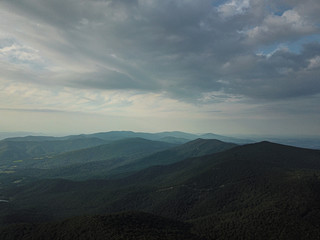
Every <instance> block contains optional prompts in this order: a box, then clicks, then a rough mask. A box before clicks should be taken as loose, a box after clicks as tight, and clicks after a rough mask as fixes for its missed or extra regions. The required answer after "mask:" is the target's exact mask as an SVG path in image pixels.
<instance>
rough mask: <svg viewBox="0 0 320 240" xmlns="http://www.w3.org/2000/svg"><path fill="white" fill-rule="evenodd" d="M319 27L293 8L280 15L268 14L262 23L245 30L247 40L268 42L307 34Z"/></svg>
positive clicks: (287, 39) (258, 42)
mask: <svg viewBox="0 0 320 240" xmlns="http://www.w3.org/2000/svg"><path fill="white" fill-rule="evenodd" d="M317 31H319V29H318V28H317V27H316V26H314V25H313V24H312V23H310V22H308V21H307V19H305V18H303V17H301V16H300V15H299V13H298V12H296V11H295V10H287V11H285V12H283V13H282V15H281V16H278V15H274V14H272V15H269V16H267V17H266V18H265V19H264V21H263V23H262V24H261V25H259V26H255V27H254V28H252V29H249V30H248V31H246V34H247V37H248V40H247V41H248V42H250V43H256V44H269V43H273V42H280V41H289V40H291V39H297V38H299V37H301V36H304V35H307V34H313V33H316V32H317Z"/></svg>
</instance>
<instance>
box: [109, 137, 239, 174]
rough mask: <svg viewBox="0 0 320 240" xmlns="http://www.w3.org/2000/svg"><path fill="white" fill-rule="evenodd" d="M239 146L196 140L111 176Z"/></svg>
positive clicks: (140, 161) (118, 169) (138, 161)
mask: <svg viewBox="0 0 320 240" xmlns="http://www.w3.org/2000/svg"><path fill="white" fill-rule="evenodd" d="M235 146H237V145H236V144H234V143H226V142H222V141H219V140H215V139H200V138H199V139H196V140H193V141H190V142H187V143H185V144H182V145H179V146H177V147H174V148H170V149H168V150H164V151H161V152H157V153H154V154H152V155H149V156H147V157H144V158H142V159H138V160H136V161H134V162H132V163H129V164H126V165H123V166H121V167H118V168H117V169H114V170H113V171H112V172H111V174H121V173H131V172H133V171H137V170H141V169H144V168H147V167H150V166H156V165H168V164H172V163H175V162H179V161H181V160H183V159H186V158H191V157H199V156H204V155H208V154H212V153H217V152H222V151H225V150H228V149H230V148H233V147H235Z"/></svg>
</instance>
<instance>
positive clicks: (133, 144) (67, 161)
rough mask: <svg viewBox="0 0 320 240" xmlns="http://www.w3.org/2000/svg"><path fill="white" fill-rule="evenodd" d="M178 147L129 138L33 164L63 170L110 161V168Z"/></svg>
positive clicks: (37, 166) (36, 166) (51, 157)
mask: <svg viewBox="0 0 320 240" xmlns="http://www.w3.org/2000/svg"><path fill="white" fill-rule="evenodd" d="M173 146H176V144H172V143H166V142H160V141H151V140H146V139H143V138H129V139H124V140H118V141H113V142H111V143H108V144H103V145H99V146H96V147H91V148H85V149H80V150H77V151H71V152H66V153H63V154H59V155H55V156H50V157H49V158H44V159H42V160H39V161H34V162H33V167H34V168H44V169H50V168H57V167H59V168H62V167H65V166H70V165H73V164H80V163H88V162H96V161H105V162H106V161H108V163H107V164H108V165H110V167H115V166H119V165H121V164H124V163H125V162H126V161H130V160H133V159H137V158H141V157H144V156H146V155H149V154H152V153H154V152H158V151H162V150H164V149H168V148H171V147H173Z"/></svg>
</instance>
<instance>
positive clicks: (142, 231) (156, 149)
mask: <svg viewBox="0 0 320 240" xmlns="http://www.w3.org/2000/svg"><path fill="white" fill-rule="evenodd" d="M122 135H124V133H123V132H121V133H120V134H119V136H118V137H117V134H116V133H115V132H113V133H112V135H111V136H112V138H113V139H111V138H108V137H106V136H109V137H110V133H109V135H108V134H107V135H104V134H102V133H100V135H98V136H97V135H96V136H94V137H93V136H83V135H80V136H72V137H65V138H61V139H56V138H47V139H43V137H42V138H39V139H37V137H28V138H15V139H6V140H3V141H0V146H1V148H0V160H1V165H0V168H1V174H0V183H1V185H0V186H1V188H0V200H1V201H0V223H1V228H0V238H1V239H208V240H210V239H319V236H320V223H319V221H318V219H319V217H320V151H319V150H311V149H304V148H298V147H292V146H286V145H280V144H276V143H271V142H266V141H265V142H259V143H250V144H241V145H237V144H233V143H227V142H222V141H220V140H214V139H191V140H190V139H189V141H186V142H184V143H178V140H177V141H174V142H173V141H172V140H173V138H177V139H179V140H181V139H182V136H181V134H180V135H174V134H173V135H172V136H168V134H166V136H158V137H157V139H156V137H153V139H150V136H149V139H145V138H141V136H139V137H138V138H137V136H134V138H127V135H125V136H123V138H121V136H122ZM99 136H100V137H99ZM101 136H103V137H101ZM184 137H186V136H184ZM161 138H162V140H163V139H166V140H168V139H169V140H170V142H168V141H162V140H161ZM63 143H64V144H63ZM85 143H87V144H88V145H86V146H84V147H83V144H85ZM55 144H56V145H55ZM66 144H68V146H73V148H72V149H71V151H68V150H67V149H66V148H65V147H62V146H65V145H66ZM49 146H50V147H49ZM39 149H41V151H40V150H39ZM13 153H16V154H13Z"/></svg>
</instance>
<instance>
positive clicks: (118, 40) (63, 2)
mask: <svg viewBox="0 0 320 240" xmlns="http://www.w3.org/2000/svg"><path fill="white" fill-rule="evenodd" d="M214 3H215V4H213V2H212V1H211V0H204V1H190V0H175V1H173V0H164V1H155V0H135V1H126V0H117V1H113V0H108V1H99V0H92V1H84V0H77V1H76V0H56V1H49V0H45V1H39V0H24V1H22V0H10V1H9V0H5V1H2V2H1V3H0V6H1V9H2V10H1V15H0V18H1V19H0V20H1V21H0V22H1V23H0V33H1V34H0V38H1V40H0V43H1V41H2V42H6V43H5V44H2V45H1V44H0V60H1V61H2V65H1V66H0V67H1V72H2V76H1V78H2V79H6V80H7V81H13V82H27V83H30V84H40V85H41V84H42V85H43V86H45V87H46V86H49V87H50V88H65V87H66V88H74V89H77V90H79V91H81V90H87V89H90V91H98V90H99V91H102V92H103V91H106V92H108V91H116V90H118V91H121V92H123V93H125V92H130V91H135V92H136V93H137V94H142V93H143V94H149V93H151V94H160V95H161V96H162V98H163V99H165V98H169V99H171V100H174V101H180V102H184V103H188V104H189V103H193V104H196V105H202V104H212V103H218V102H220V103H221V102H226V101H228V100H230V99H232V101H234V99H237V100H236V101H238V100H239V99H247V98H251V99H254V100H256V101H274V100H279V99H288V98H294V97H304V96H311V95H315V94H318V93H319V92H320V86H319V81H318V76H319V67H318V66H319V59H318V58H319V57H318V56H320V51H319V43H310V44H307V45H305V46H302V47H301V49H302V50H301V51H300V52H298V53H294V52H293V51H291V49H290V47H287V48H286V46H287V43H288V42H293V41H297V40H299V39H300V38H301V37H308V36H309V35H311V34H319V17H318V15H317V14H316V10H315V9H318V8H319V6H320V4H319V3H318V1H311V0H309V1H306V2H304V3H303V4H301V2H300V1H294V0H292V1H290V0H288V1H286V0H283V1H281V3H279V1H269V2H268V3H266V2H265V1H262V0H261V1H260V0H259V1H250V0H241V1H240V0H239V1H235V0H230V1H223V2H221V1H214ZM283 3H286V4H287V7H286V8H285V10H283V11H282V12H280V13H279V12H275V11H274V10H273V9H281V6H280V4H281V5H282V4H283ZM270 6H272V8H271V7H270ZM270 9H271V10H270ZM8 39H9V40H8ZM273 44H275V45H281V46H283V47H282V48H278V49H276V50H275V51H274V52H272V53H268V54H262V55H261V54H260V55H259V54H257V51H258V50H259V49H260V48H261V47H266V46H270V45H273Z"/></svg>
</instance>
